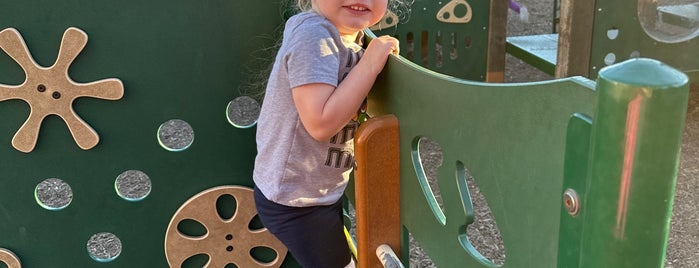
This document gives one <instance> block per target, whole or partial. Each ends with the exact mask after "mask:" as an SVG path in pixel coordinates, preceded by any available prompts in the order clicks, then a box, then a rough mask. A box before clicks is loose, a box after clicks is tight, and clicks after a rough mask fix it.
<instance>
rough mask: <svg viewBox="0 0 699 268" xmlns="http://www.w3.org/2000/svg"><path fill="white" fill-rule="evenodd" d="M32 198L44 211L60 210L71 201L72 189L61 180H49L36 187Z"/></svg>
mask: <svg viewBox="0 0 699 268" xmlns="http://www.w3.org/2000/svg"><path fill="white" fill-rule="evenodd" d="M34 198H35V199H36V202H37V203H38V204H39V205H40V206H41V207H43V208H45V209H48V210H61V209H64V208H66V207H68V205H70V202H72V201H73V189H71V188H70V185H68V183H66V182H64V181H63V180H61V179H56V178H50V179H46V180H44V181H42V182H40V183H39V184H38V185H37V186H36V189H35V190H34Z"/></svg>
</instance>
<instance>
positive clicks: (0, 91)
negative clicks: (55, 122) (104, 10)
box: [0, 27, 124, 153]
mask: <svg viewBox="0 0 699 268" xmlns="http://www.w3.org/2000/svg"><path fill="white" fill-rule="evenodd" d="M85 44H87V34H86V33H85V32H83V31H82V30H80V29H78V28H74V27H71V28H68V29H66V31H65V32H64V33H63V39H62V40H61V46H60V49H59V51H58V57H57V58H56V63H54V65H53V66H51V67H48V68H46V67H43V66H40V65H38V64H37V63H36V62H35V61H34V58H32V56H31V54H30V52H29V49H27V45H26V44H25V43H24V39H23V38H22V36H21V35H20V34H19V32H18V31H17V30H15V29H14V28H7V29H5V30H3V31H1V32H0V49H2V50H4V51H5V52H6V53H7V54H8V55H9V56H10V57H12V59H14V60H15V61H16V62H17V63H18V64H19V65H20V66H21V67H22V69H23V70H24V74H25V76H26V78H25V81H24V82H23V83H22V84H20V85H17V86H12V85H3V84H0V102H1V101H5V100H11V99H20V100H23V101H25V102H27V103H28V104H29V107H30V109H31V112H30V113H29V118H27V121H25V122H24V124H23V125H22V126H21V127H20V128H19V130H18V131H17V133H16V134H15V136H14V138H12V146H13V147H15V148H16V149H17V150H19V151H22V152H25V153H28V152H31V151H32V150H34V147H35V146H36V142H37V139H38V136H39V130H40V128H41V122H42V121H43V120H44V118H46V116H48V115H51V114H54V115H58V116H59V117H61V118H62V119H63V121H65V123H66V125H68V129H69V130H70V132H71V134H72V135H73V139H75V142H76V143H77V144H78V146H79V147H80V148H81V149H83V150H89V149H91V148H93V147H95V145H97V143H98V142H99V135H97V132H95V130H94V129H92V127H90V126H89V125H88V124H87V123H85V121H83V120H82V119H81V118H80V117H79V116H78V115H77V114H76V113H75V111H74V110H73V101H74V100H75V99H77V98H79V97H92V98H99V99H107V100H118V99H121V97H122V96H123V95H124V86H123V84H122V83H121V80H119V79H116V78H109V79H103V80H99V81H95V82H91V83H85V84H83V83H76V82H74V81H73V80H71V79H70V76H68V67H70V65H71V63H73V60H75V58H76V57H77V56H78V54H80V52H81V51H82V50H83V48H84V47H85Z"/></svg>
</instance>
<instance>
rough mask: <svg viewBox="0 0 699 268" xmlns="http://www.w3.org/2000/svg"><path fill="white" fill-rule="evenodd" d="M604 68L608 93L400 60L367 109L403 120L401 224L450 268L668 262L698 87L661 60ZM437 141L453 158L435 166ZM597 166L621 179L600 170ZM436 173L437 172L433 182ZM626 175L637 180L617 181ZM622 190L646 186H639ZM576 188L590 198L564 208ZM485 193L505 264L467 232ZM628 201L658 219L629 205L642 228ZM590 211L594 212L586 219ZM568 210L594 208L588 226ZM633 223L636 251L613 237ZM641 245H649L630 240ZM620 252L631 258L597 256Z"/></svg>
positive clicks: (586, 84) (578, 80)
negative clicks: (684, 139)
mask: <svg viewBox="0 0 699 268" xmlns="http://www.w3.org/2000/svg"><path fill="white" fill-rule="evenodd" d="M605 70H609V71H608V72H607V74H608V76H607V77H610V78H607V80H605V81H603V82H604V83H603V82H598V85H596V84H595V82H593V81H591V80H588V79H586V78H582V77H572V78H566V79H560V80H552V81H545V82H536V83H519V84H507V85H505V84H484V83H476V82H469V81H465V80H459V79H454V78H451V77H447V76H444V75H441V74H438V73H434V72H431V71H428V70H426V69H423V68H422V67H420V66H417V65H416V64H413V63H411V62H409V61H407V60H405V59H400V58H395V57H392V58H391V60H390V61H389V63H388V65H387V69H386V71H385V72H384V73H383V76H382V77H381V78H380V79H379V80H378V84H377V87H376V88H375V89H374V91H372V94H371V95H370V97H371V98H370V101H369V104H368V107H369V108H370V109H372V110H370V112H373V113H377V114H384V113H391V114H394V115H396V116H397V117H398V121H399V124H400V146H401V150H400V161H401V167H400V169H401V178H400V180H401V223H402V224H403V225H404V226H405V227H406V230H407V232H410V234H412V237H414V238H415V240H416V241H417V242H418V244H419V245H420V246H421V247H422V248H423V249H424V250H425V252H426V253H427V254H428V255H429V256H430V258H431V259H432V260H433V261H434V263H435V264H436V266H437V267H496V266H497V265H502V267H626V266H624V265H618V264H620V263H638V261H633V259H638V257H637V256H644V257H643V259H644V262H646V263H654V264H655V263H662V262H663V260H664V255H663V254H662V253H664V252H665V247H666V242H667V235H668V233H667V232H668V230H669V225H668V224H669V222H670V221H669V219H670V211H671V206H669V205H668V204H670V203H671V202H669V201H668V200H672V198H673V196H674V188H673V186H674V184H675V181H676V178H677V163H678V161H679V145H680V144H681V142H680V139H681V134H682V129H683V125H684V117H685V113H686V105H687V99H688V90H689V89H688V80H687V77H686V76H685V75H684V74H683V73H681V72H679V71H676V70H674V69H672V68H670V67H668V66H667V65H663V64H661V63H659V62H657V61H654V60H648V59H636V60H629V61H627V62H624V63H620V64H617V65H614V66H612V67H609V68H607V69H605ZM651 73H653V74H657V75H656V76H653V75H650V74H651ZM599 83H603V84H602V85H603V86H604V87H603V88H602V89H599V86H600V85H599ZM596 87H597V89H595V88H596ZM600 91H601V92H603V93H604V94H602V93H600ZM600 103H601V104H604V106H601V104H600ZM634 105H635V106H634ZM634 107H635V108H634ZM627 110H628V112H627ZM612 117H613V118H614V119H613V120H611V119H608V118H612ZM590 118H593V119H594V120H591V119H590ZM598 122H603V123H604V124H601V123H598ZM636 127H637V128H636ZM590 129H591V130H590ZM609 133H613V136H612V135H611V134H609ZM592 134H594V135H592ZM426 141H430V142H426ZM430 143H436V144H437V145H438V147H439V148H441V152H442V153H441V155H442V159H439V160H440V161H437V163H441V165H435V164H434V162H432V163H428V162H430V161H435V160H434V159H432V158H433V156H431V155H430V153H424V152H423V150H425V149H427V148H429V147H428V144H430ZM629 144H631V145H629ZM595 146H597V147H595ZM629 146H631V147H632V148H629ZM660 148H663V149H660ZM634 149H635V150H634ZM656 152H662V154H657V155H656ZM665 153H667V154H665ZM588 154H589V155H591V157H590V158H589V159H588V158H587V157H586V155H588ZM593 155H594V157H592V156H593ZM580 160H583V161H580ZM633 160H635V162H634V161H633ZM586 161H589V163H591V164H588V162H586ZM594 163H597V164H598V165H600V166H605V165H609V166H611V167H613V168H609V169H606V168H597V169H592V168H594V167H595V166H594ZM656 163H658V164H656ZM429 166H438V167H437V168H436V171H432V172H434V175H432V176H430V175H429V173H430V172H431V171H430V170H427V167H429ZM588 167H589V168H588ZM622 169H623V170H626V171H624V174H627V175H624V176H625V177H624V176H619V174H618V173H617V171H619V170H622ZM632 169H633V170H632ZM580 171H582V172H583V173H580ZM591 172H596V174H597V175H591V174H592V173H591ZM648 174H654V175H652V176H651V175H648ZM601 176H603V178H602V177H601ZM620 178H622V179H624V180H627V182H629V183H631V182H633V183H632V184H630V185H631V186H630V188H627V187H624V186H623V183H625V182H624V181H621V182H620ZM659 178H663V179H659ZM590 183H593V185H592V186H589V185H591V184H590ZM620 183H621V184H622V185H620ZM474 184H475V185H477V186H478V190H476V189H475V187H474V186H475V185H474ZM564 186H565V187H566V188H568V187H570V188H572V189H574V190H577V192H578V194H581V195H582V196H579V199H578V200H576V201H575V202H567V203H564V202H563V199H564V198H563V196H564V189H565V188H563V187H564ZM581 186H583V187H582V188H580V187H581ZM585 186H589V187H590V188H587V189H586V188H585ZM620 187H621V190H620V189H619V188H620ZM651 189H653V190H651ZM655 189H661V190H660V191H655ZM475 193H480V194H482V195H483V196H484V199H485V201H484V202H483V203H480V206H481V207H489V208H490V211H492V216H493V218H492V219H493V220H494V221H495V223H496V225H497V227H498V229H499V232H500V235H501V237H502V243H503V245H504V256H498V255H494V256H493V255H491V256H486V255H484V254H483V253H482V252H480V251H479V250H478V249H477V248H476V247H475V246H474V244H475V243H473V241H475V240H476V239H478V240H480V241H481V243H480V244H481V245H483V244H486V245H497V240H496V238H495V237H494V235H493V234H492V233H482V232H481V233H479V231H481V230H472V231H474V232H473V233H471V232H467V227H468V226H469V225H470V224H472V223H473V222H474V219H478V218H483V217H486V216H485V214H483V213H482V212H483V210H480V212H479V213H475V212H474V203H475V202H474V201H473V200H474V196H475ZM586 194H596V195H603V196H605V197H604V199H593V198H592V197H589V196H588V195H586ZM437 196H439V198H437ZM625 198H630V199H629V200H644V201H643V202H644V203H643V204H645V206H646V207H652V209H650V210H648V211H644V210H643V209H642V207H643V206H641V205H636V203H639V201H628V204H627V205H628V216H629V217H628V218H626V214H623V215H622V216H618V215H620V214H618V213H621V212H618V210H617V209H618V207H617V202H624V201H625V200H626V199H625ZM440 199H441V200H440ZM620 200H621V201H620ZM586 201H588V202H589V204H591V205H592V204H594V206H595V207H594V209H592V208H590V210H585V206H587V205H588V204H586V203H584V202H586ZM581 202H583V203H582V204H580V203H581ZM651 203H652V204H654V205H650V204H651ZM566 204H569V205H570V204H577V205H578V206H582V208H579V209H576V211H577V210H580V211H581V215H569V214H568V213H566V212H565V210H564V209H563V208H564V206H565V205H566ZM624 209H626V207H624ZM474 213H475V214H474ZM624 213H626V210H625V211H624ZM648 218H652V221H651V220H649V219H648ZM620 219H623V221H624V224H625V225H626V226H628V228H627V230H628V233H627V235H628V237H624V239H617V238H615V237H614V236H613V235H610V233H613V232H614V230H613V229H614V225H613V223H614V222H615V221H616V222H617V228H619V226H620V225H619V221H620ZM562 223H563V224H566V225H565V226H562V225H561V224H562ZM491 224H492V222H488V223H487V225H491ZM610 225H611V228H610ZM486 229H488V228H486ZM588 230H590V231H591V232H595V234H594V235H590V234H587V233H585V232H586V231H588ZM643 230H645V233H642V232H644V231H643ZM559 233H560V234H559ZM617 234H618V233H617ZM623 235H624V234H621V236H623ZM404 237H405V236H404ZM488 239H492V240H488ZM636 239H649V240H648V242H647V243H639V242H634V243H632V242H627V241H637V240H636ZM484 241H485V242H484ZM580 241H583V242H582V244H580V243H579V242H580ZM651 241H652V242H651ZM607 244H614V245H616V248H618V249H619V250H616V249H615V250H612V248H611V246H608V247H607V250H596V249H595V248H596V247H600V245H607ZM498 250H499V251H502V248H499V249H498ZM405 251H408V249H406V248H403V252H405ZM488 251H489V253H492V251H494V250H493V249H492V248H489V249H488ZM484 253H485V252H484ZM617 253H618V254H617ZM612 256H614V257H612ZM562 257H565V258H566V260H565V261H562V260H559V258H562ZM599 258H603V260H599ZM584 260H588V261H589V262H587V263H583V262H582V261H584ZM569 261H572V262H569ZM578 261H579V262H580V266H577V265H578V264H579V263H578ZM590 263H593V264H590ZM557 264H563V265H560V266H557ZM639 265H640V264H639ZM636 266H638V265H631V266H629V267H636Z"/></svg>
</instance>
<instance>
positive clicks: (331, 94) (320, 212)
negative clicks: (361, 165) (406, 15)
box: [253, 0, 398, 268]
mask: <svg viewBox="0 0 699 268" xmlns="http://www.w3.org/2000/svg"><path fill="white" fill-rule="evenodd" d="M387 2H388V0H298V3H297V5H298V7H299V8H300V9H301V10H302V12H301V13H299V14H296V15H294V16H292V17H291V18H289V20H288V21H287V23H286V26H285V29H284V35H283V39H282V44H281V47H280V49H279V52H278V53H277V57H276V59H275V62H274V65H273V67H272V72H271V74H270V77H269V81H268V85H267V89H266V92H265V98H264V101H263V104H262V110H261V114H260V117H259V120H258V123H257V150H258V154H257V157H256V159H255V169H254V173H253V178H254V181H255V184H256V185H255V203H256V206H257V210H258V213H259V215H260V219H261V220H262V223H263V224H264V225H265V227H267V228H268V229H269V231H270V232H271V233H273V234H274V235H275V236H277V238H279V240H281V241H282V242H283V243H284V245H286V247H287V248H288V249H289V252H290V253H291V254H292V255H293V256H294V258H295V259H296V260H298V262H299V263H300V264H301V265H302V266H303V267H305V268H342V267H354V262H353V260H352V258H351V254H350V250H349V247H348V245H347V241H346V239H345V236H344V231H343V228H344V227H343V219H342V201H341V197H342V195H343V192H344V190H345V186H346V185H347V181H348V176H349V173H350V171H351V170H352V167H353V166H354V158H353V151H354V149H353V136H354V133H355V131H356V129H357V127H358V125H359V123H358V122H357V121H356V119H353V118H354V117H355V116H356V115H357V111H358V109H359V108H360V106H361V105H362V103H363V101H364V99H365V98H366V96H367V94H368V92H369V90H370V89H371V87H372V85H373V83H374V81H375V80H376V76H377V75H378V74H379V72H380V71H381V70H382V69H383V67H384V65H385V63H386V60H387V58H388V55H389V54H391V53H393V54H397V53H398V41H397V40H396V39H395V38H392V37H389V36H382V37H378V38H375V39H373V40H372V41H371V42H370V43H369V44H368V46H367V48H366V50H364V49H362V46H361V42H362V40H363V33H362V30H363V29H365V28H366V27H369V26H371V25H373V24H375V23H377V22H378V21H379V20H380V19H381V18H382V17H383V16H384V14H385V13H386V11H387ZM360 57H361V60H359V59H360Z"/></svg>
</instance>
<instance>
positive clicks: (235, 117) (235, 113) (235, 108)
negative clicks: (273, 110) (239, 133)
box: [226, 96, 260, 128]
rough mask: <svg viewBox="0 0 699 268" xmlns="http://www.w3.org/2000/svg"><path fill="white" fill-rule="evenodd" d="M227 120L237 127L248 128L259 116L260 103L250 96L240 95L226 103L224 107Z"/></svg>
mask: <svg viewBox="0 0 699 268" xmlns="http://www.w3.org/2000/svg"><path fill="white" fill-rule="evenodd" d="M226 115H227V118H228V122H229V123H231V125H233V126H235V127H237V128H249V127H252V126H254V125H255V123H257V118H258V117H260V104H259V103H257V101H256V100H255V99H253V98H251V97H248V96H240V97H237V98H235V99H234V100H232V101H231V102H230V103H228V107H226Z"/></svg>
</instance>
